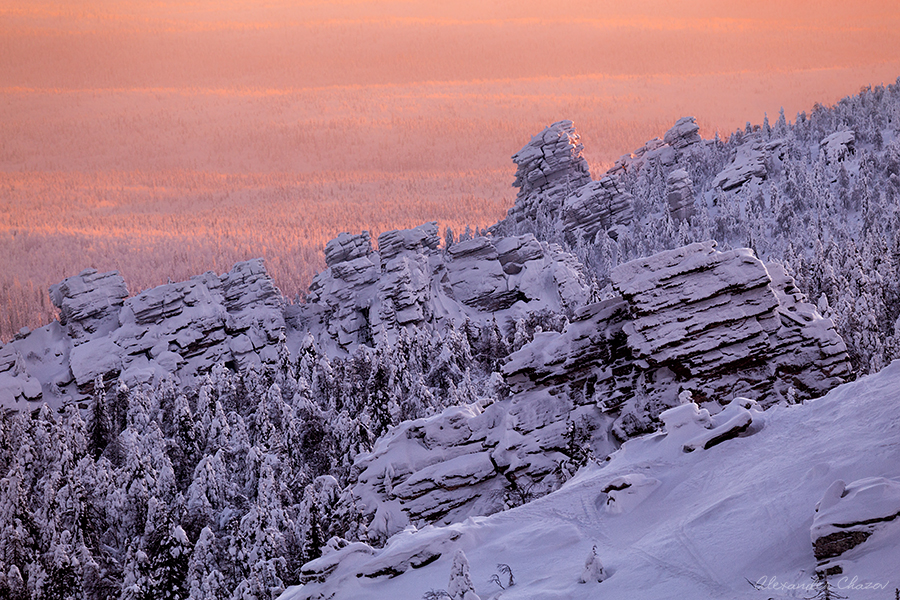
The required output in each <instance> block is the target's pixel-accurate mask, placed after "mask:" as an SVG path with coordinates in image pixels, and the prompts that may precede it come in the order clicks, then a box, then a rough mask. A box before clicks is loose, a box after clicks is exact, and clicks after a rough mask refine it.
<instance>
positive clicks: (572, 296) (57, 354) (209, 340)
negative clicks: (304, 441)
mask: <svg viewBox="0 0 900 600" xmlns="http://www.w3.org/2000/svg"><path fill="white" fill-rule="evenodd" d="M438 242H439V238H438V235H437V225H436V224H435V223H426V224H424V225H421V226H419V227H416V228H414V229H408V230H398V231H389V232H385V233H383V234H382V235H381V236H380V237H379V244H378V251H374V250H373V249H372V246H371V242H370V241H369V236H368V233H363V234H359V235H349V234H342V235H341V236H339V237H338V238H336V239H335V240H332V241H331V242H329V244H328V245H327V246H326V249H325V254H326V259H327V261H328V268H327V269H326V270H325V271H323V272H322V273H320V274H319V275H318V276H317V277H316V278H315V280H314V281H313V284H312V286H311V288H310V292H309V295H308V297H307V301H306V302H305V303H304V304H300V305H286V304H285V303H284V301H283V300H282V298H281V294H280V293H279V292H278V290H277V289H276V288H275V286H274V284H273V282H272V279H271V278H270V277H269V276H268V274H267V273H266V271H265V267H264V266H263V263H262V260H261V259H256V260H252V261H247V262H243V263H239V264H237V265H235V267H234V269H232V271H230V272H229V273H226V274H224V275H222V276H221V277H220V276H217V275H216V274H214V273H211V272H210V273H205V274H203V275H198V276H195V277H192V278H191V279H190V280H188V281H185V282H180V283H171V284H167V285H163V286H159V287H157V288H153V289H151V290H147V291H145V292H142V293H141V294H138V295H137V296H134V297H131V298H128V297H127V296H128V293H127V289H126V286H125V282H124V280H123V279H122V277H121V276H120V275H119V274H118V273H116V272H111V273H97V272H96V271H94V270H87V271H84V272H83V273H81V274H80V275H78V276H75V277H71V278H69V279H66V280H65V281H63V282H62V283H60V284H59V285H56V286H54V287H53V288H52V290H51V295H52V298H53V301H54V303H55V304H56V305H57V307H58V308H59V310H60V315H61V321H60V322H58V323H54V324H51V325H48V326H47V327H44V328H41V329H40V330H37V331H34V332H30V333H28V334H25V335H20V336H19V338H18V339H16V340H14V341H12V342H11V343H9V344H7V345H6V346H4V347H3V348H2V349H0V404H2V405H7V406H14V405H16V403H17V402H22V401H37V400H41V399H44V400H46V401H49V402H51V403H56V404H59V403H62V402H63V401H64V399H65V398H66V397H67V396H68V397H69V398H70V399H74V398H78V397H80V396H81V395H83V394H87V393H90V392H91V391H92V389H93V386H94V383H95V380H97V378H98V377H102V378H104V379H105V381H106V382H107V383H108V382H110V381H112V380H115V379H119V378H120V379H121V380H122V381H123V382H124V383H125V384H126V385H128V386H129V387H133V386H134V385H135V384H139V383H151V382H156V381H160V380H161V379H162V378H163V377H164V376H165V374H167V373H174V374H176V375H177V376H178V378H179V379H180V380H181V382H182V384H183V385H185V386H190V385H192V384H193V382H194V381H195V380H196V378H197V376H199V375H203V374H205V373H208V372H209V370H210V369H211V368H212V367H213V366H214V365H215V364H217V363H227V364H229V365H230V366H231V367H233V368H234V369H236V370H239V371H246V370H247V369H250V368H255V369H257V370H263V369H264V368H265V366H266V365H270V366H272V365H275V364H276V363H278V362H279V361H281V360H282V359H284V360H287V357H289V356H290V355H291V353H290V349H294V351H295V352H294V353H295V354H296V348H297V346H298V345H299V344H300V343H301V340H302V339H304V338H306V336H308V335H312V336H313V338H314V339H315V341H316V342H317V343H318V344H319V346H320V347H321V348H323V349H325V350H326V351H328V352H329V354H340V353H347V352H352V351H353V350H355V349H356V348H357V347H358V346H359V345H361V344H369V345H375V344H377V343H378V342H379V340H381V339H382V338H383V337H385V336H387V338H386V339H391V340H392V339H395V337H396V335H397V332H398V331H399V329H400V328H404V327H428V328H433V329H438V328H439V327H441V326H443V325H444V324H447V323H450V322H457V321H458V322H462V321H464V320H466V319H469V320H471V321H475V322H487V321H490V320H494V319H499V320H500V321H501V322H503V323H507V322H513V321H515V320H516V319H519V318H522V317H524V316H526V315H528V314H530V313H534V312H541V311H546V312H549V313H560V312H564V311H566V310H571V309H574V308H575V307H577V306H580V305H582V304H584V302H585V301H586V300H587V296H588V288H587V284H586V282H585V281H584V278H583V276H582V273H581V267H580V265H579V264H578V263H577V261H576V260H575V259H574V257H573V256H572V255H570V254H567V253H564V252H562V251H561V250H560V249H559V248H558V247H556V246H551V245H548V244H547V243H540V242H538V241H537V240H535V238H534V236H532V235H523V236H517V237H507V238H485V237H479V238H474V239H468V240H465V241H461V242H458V243H455V244H453V245H451V246H450V248H449V249H446V250H442V249H439V248H438Z"/></svg>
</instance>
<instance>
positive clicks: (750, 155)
mask: <svg viewBox="0 0 900 600" xmlns="http://www.w3.org/2000/svg"><path fill="white" fill-rule="evenodd" d="M767 156H768V153H767V151H766V147H765V145H763V142H762V140H760V139H759V137H758V136H753V138H752V139H751V140H749V141H746V142H744V144H742V145H741V146H738V148H737V151H736V152H735V155H734V157H733V158H732V159H731V162H730V163H729V164H728V165H727V166H726V167H725V169H724V170H723V171H722V172H721V173H719V175H718V176H717V177H716V178H715V179H714V180H713V184H712V185H713V187H718V188H721V189H722V191H723V192H728V191H730V190H734V189H738V188H740V187H741V186H742V185H744V184H745V183H747V182H748V181H750V180H751V179H753V178H754V177H755V178H757V179H765V178H766V175H767V173H768V171H767V170H766V158H767Z"/></svg>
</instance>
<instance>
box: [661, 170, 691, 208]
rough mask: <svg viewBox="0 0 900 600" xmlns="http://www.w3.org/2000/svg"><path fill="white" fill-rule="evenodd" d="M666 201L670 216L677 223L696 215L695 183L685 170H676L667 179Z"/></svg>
mask: <svg viewBox="0 0 900 600" xmlns="http://www.w3.org/2000/svg"><path fill="white" fill-rule="evenodd" d="M666 201H667V202H668V204H669V214H670V215H671V216H672V218H673V219H674V220H676V221H683V220H684V219H687V218H688V217H690V216H692V215H693V214H694V182H692V181H691V177H690V175H688V172H687V171H685V170H684V169H675V170H674V171H672V172H671V173H669V175H668V177H666Z"/></svg>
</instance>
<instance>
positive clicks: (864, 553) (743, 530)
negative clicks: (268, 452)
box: [282, 362, 900, 600]
mask: <svg viewBox="0 0 900 600" xmlns="http://www.w3.org/2000/svg"><path fill="white" fill-rule="evenodd" d="M897 389H900V363H897V362H895V363H894V364H892V365H891V366H890V367H888V368H886V369H885V370H883V371H882V372H881V373H879V374H877V375H874V376H869V377H866V378H863V379H862V380H860V381H857V382H854V383H850V384H845V385H842V386H839V387H837V388H836V389H834V390H832V391H831V392H830V393H829V394H827V395H826V396H825V397H823V398H820V399H818V400H815V401H811V402H807V403H805V404H803V405H795V406H778V407H774V408H772V409H770V410H768V411H766V412H765V413H761V412H759V411H758V410H756V408H755V407H753V405H752V403H750V404H746V406H749V410H748V409H747V408H744V406H741V405H740V402H739V403H737V404H733V405H732V407H731V408H730V410H731V414H730V417H731V418H730V419H725V417H726V416H729V415H726V413H725V412H723V413H722V414H721V415H720V417H719V421H718V422H715V423H710V422H709V421H710V416H709V415H708V414H706V415H704V414H703V413H705V411H703V410H697V407H696V406H693V405H691V404H687V405H682V406H679V407H678V408H675V409H672V411H671V412H669V413H666V414H665V415H664V421H665V423H666V428H665V430H664V431H661V432H658V433H654V434H650V435H647V436H644V437H640V438H637V439H633V440H631V441H629V442H627V443H626V444H625V445H624V446H623V447H622V448H621V449H620V450H619V451H617V452H616V453H615V454H613V455H612V456H611V457H610V460H608V461H607V462H605V463H603V464H600V465H593V466H591V467H589V468H587V469H584V470H583V471H581V472H579V474H578V475H577V476H576V477H575V478H574V479H572V480H570V481H569V482H568V483H567V484H566V485H565V486H563V487H562V489H560V490H558V491H556V492H553V493H552V494H550V495H548V496H545V497H543V498H541V499H539V500H535V501H534V502H531V503H529V504H526V505H524V506H521V507H518V508H515V509H512V510H509V511H505V512H502V513H499V514H496V515H492V516H490V517H486V518H475V519H470V520H467V521H465V522H462V523H456V524H453V525H449V526H446V527H434V526H427V527H423V528H420V529H418V530H416V529H415V528H408V529H407V530H406V531H404V532H402V533H400V534H398V535H396V536H395V537H393V538H392V539H391V540H390V541H389V542H388V544H387V545H386V546H385V547H384V548H383V549H380V550H376V549H371V548H365V547H364V546H359V545H354V546H348V547H346V548H340V544H337V545H335V546H334V547H333V549H332V550H330V552H328V553H326V555H325V556H324V557H323V558H322V559H319V560H318V561H315V562H314V563H310V564H309V565H307V566H306V567H305V568H306V569H307V571H306V572H307V574H308V575H309V577H310V578H309V580H308V582H307V583H306V585H303V586H299V587H295V588H292V589H289V590H287V591H286V592H285V594H284V595H283V596H282V600H300V599H312V598H333V599H334V600H342V599H345V598H361V597H365V598H372V599H373V600H377V599H379V598H419V597H422V595H423V594H424V593H425V592H426V591H428V590H431V589H440V588H445V587H446V586H447V582H448V581H449V579H450V577H451V576H450V573H451V566H452V565H451V563H452V562H453V557H454V555H455V554H456V553H457V552H458V551H460V550H462V551H463V552H465V554H466V555H467V557H468V561H469V564H470V575H471V581H472V582H473V584H474V588H475V592H477V594H478V595H479V596H480V597H481V598H501V597H502V598H504V599H510V600H514V599H518V598H538V597H539V598H560V599H561V598H572V599H578V598H585V599H586V598H598V597H603V598H636V597H640V598H735V599H741V598H747V599H748V600H750V599H755V598H761V597H765V598H768V597H776V598H782V597H784V598H788V597H791V598H793V597H810V593H814V592H815V587H813V586H815V585H817V584H816V583H815V580H814V579H812V577H815V574H816V571H817V569H819V571H820V572H821V571H824V570H825V569H830V573H831V577H830V582H831V585H832V586H833V587H832V591H837V592H839V593H842V594H845V595H849V596H850V597H851V598H854V599H870V598H871V599H876V598H878V599H880V598H886V597H890V595H891V594H892V593H893V592H892V591H891V590H892V589H893V588H894V587H896V583H895V581H894V575H895V567H896V561H897V548H898V547H900V519H896V518H895V517H896V515H897V512H898V510H900V504H898V498H900V496H898V491H897V490H898V489H900V484H898V481H900V467H898V463H897V461H896V460H895V459H896V455H897V451H898V442H897V440H896V435H895V433H894V432H895V431H896V430H897V428H898V427H900V408H898V404H897V402H896V395H897ZM742 414H747V415H750V416H751V419H752V421H753V423H754V424H753V425H751V426H749V428H748V429H746V430H745V431H744V432H743V433H740V434H738V435H737V436H736V437H732V438H731V439H724V440H722V441H720V442H719V443H717V444H715V445H713V446H710V447H708V449H698V450H694V451H693V452H685V451H684V447H685V446H686V442H689V441H690V440H693V439H696V436H697V435H698V434H701V435H703V434H704V433H705V434H706V435H707V437H709V433H711V432H714V431H716V430H717V429H718V428H721V427H724V426H725V425H726V424H727V423H726V422H725V421H732V420H734V418H735V417H738V418H739V417H741V415H742ZM711 425H712V426H717V427H716V428H714V429H708V428H707V427H710V426H711ZM786 448H790V451H789V452H788V451H785V449H786ZM850 448H852V449H853V451H852V452H851V451H848V449H850ZM798 457H803V459H802V460H801V459H798ZM845 481H853V482H854V483H851V484H845V483H844V482H845ZM854 523H855V524H856V525H853V524H854ZM866 523H868V524H866ZM851 525H852V526H853V527H854V528H855V529H853V530H855V531H862V532H863V533H861V534H859V535H858V536H856V538H858V539H857V540H856V544H845V545H843V546H841V548H842V550H841V552H839V553H838V554H836V555H832V556H833V558H831V559H830V561H829V562H827V563H826V564H819V563H818V561H817V559H818V557H819V550H820V549H822V548H824V545H823V544H821V543H820V544H818V545H816V540H817V539H819V538H820V537H821V536H822V535H823V534H827V533H831V532H834V531H836V530H837V531H844V530H846V529H847V527H848V526H851ZM842 528H843V529H842ZM811 534H812V539H811ZM845 537H848V536H845ZM859 539H861V540H862V541H859ZM811 542H812V543H811ZM592 547H593V548H595V551H592ZM831 547H832V548H834V547H836V546H835V545H832V546H831ZM362 550H365V551H362ZM592 552H595V553H596V555H597V560H598V561H599V562H600V563H601V564H602V571H603V574H604V576H603V577H602V581H600V582H599V583H598V582H588V583H581V582H580V577H579V574H581V573H582V572H583V570H584V569H583V565H585V558H586V557H590V556H591V554H592ZM426 556H427V560H422V558H423V557H426ZM409 557H418V560H419V562H417V561H410V559H409ZM413 563H414V564H413ZM497 563H503V564H505V565H508V566H509V567H510V568H511V569H512V571H513V573H514V574H515V581H516V583H515V585H514V586H512V587H507V588H506V589H502V590H501V588H500V587H499V586H498V585H497V584H496V583H495V582H492V577H491V575H492V573H496V572H497ZM326 567H327V568H328V573H327V575H326V574H324V571H325V569H326ZM583 580H584V578H583V576H582V577H581V581H583ZM748 580H749V581H750V582H752V583H753V584H756V585H757V586H758V587H759V588H760V589H754V588H753V587H751V586H750V585H748V584H747V581H748ZM501 583H505V580H501ZM785 585H788V586H792V587H783V586H785ZM851 585H852V586H856V587H849V586H851ZM801 586H802V587H801ZM866 586H868V587H866ZM791 590H794V591H793V592H792V591H791ZM848 592H849V594H848Z"/></svg>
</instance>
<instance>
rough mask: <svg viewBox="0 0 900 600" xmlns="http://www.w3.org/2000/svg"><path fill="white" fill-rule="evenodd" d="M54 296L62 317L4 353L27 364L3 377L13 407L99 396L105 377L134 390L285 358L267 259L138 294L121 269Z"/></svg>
mask: <svg viewBox="0 0 900 600" xmlns="http://www.w3.org/2000/svg"><path fill="white" fill-rule="evenodd" d="M50 295H51V298H52V299H53V302H54V303H55V304H56V306H57V308H59V311H60V321H59V322H58V323H54V324H51V325H48V326H47V327H45V328H42V329H40V330H37V331H34V332H31V333H30V334H29V335H27V336H24V337H22V338H21V339H18V340H15V341H14V342H12V343H10V344H8V345H7V346H6V347H5V348H3V350H2V353H3V354H2V355H0V356H7V355H9V356H17V357H18V358H17V361H18V367H15V366H13V367H10V368H9V369H5V371H6V372H5V373H3V375H2V376H0V393H2V394H3V396H4V397H3V398H0V400H2V401H3V403H5V404H8V403H14V402H15V401H16V400H21V399H29V400H38V399H42V398H43V399H45V400H47V401H50V402H51V403H53V402H61V401H62V399H63V398H64V397H65V396H70V397H78V396H79V395H80V394H85V393H90V392H91V391H92V390H93V387H94V385H95V382H96V381H97V380H98V378H103V379H105V380H106V381H107V382H109V381H111V380H112V379H113V378H119V377H121V378H122V380H123V381H124V382H125V383H127V384H128V385H134V384H136V383H140V382H146V381H152V380H154V379H157V380H158V379H159V378H161V377H163V376H165V375H166V374H167V373H173V374H175V375H176V376H178V377H179V378H181V379H182V380H183V381H185V382H187V381H190V380H191V379H192V378H193V377H196V376H197V375H200V374H203V373H206V372H208V371H209V370H210V369H211V368H212V367H213V365H215V364H216V363H220V362H225V363H231V364H233V366H234V367H235V368H237V369H249V368H252V367H256V368H260V367H262V366H263V365H264V364H274V363H275V362H277V360H278V357H279V352H280V351H281V350H280V345H281V344H283V343H284V339H285V322H284V315H283V307H282V304H283V301H282V299H281V294H280V293H279V292H278V290H277V289H276V288H275V286H274V284H273V282H272V280H271V278H270V277H269V276H268V274H267V273H266V271H265V268H264V267H263V264H262V260H261V259H256V260H251V261H247V262H242V263H238V264H237V265H235V266H234V268H233V269H232V270H231V271H230V272H228V273H226V274H224V275H222V276H221V277H219V276H217V275H216V274H215V273H212V272H209V273H205V274H203V275H198V276H195V277H192V278H191V279H190V280H188V281H184V282H180V283H170V284H167V285H162V286H159V287H156V288H152V289H150V290H147V291H145V292H143V293H141V294H138V295H137V296H133V297H131V298H126V297H127V289H126V287H125V282H124V280H123V279H122V277H121V276H120V275H119V274H118V273H117V272H111V273H97V272H96V271H95V270H88V271H84V272H82V273H81V274H80V275H78V276H76V277H70V278H68V279H66V280H65V281H63V282H62V283H60V284H58V285H55V286H53V287H52V288H51V290H50ZM37 349H40V354H39V353H38V352H37ZM28 357H31V358H30V360H29V358H28ZM14 362H15V361H14ZM2 367H3V362H2V361H0V370H3V369H2ZM7 378H8V380H7ZM35 381H36V382H37V389H40V393H36V388H35ZM4 382H6V383H5V384H4ZM17 383H18V386H17V385H16V384H17ZM17 387H20V388H21V389H22V391H21V392H20V393H14V392H15V391H16V388H17Z"/></svg>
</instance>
